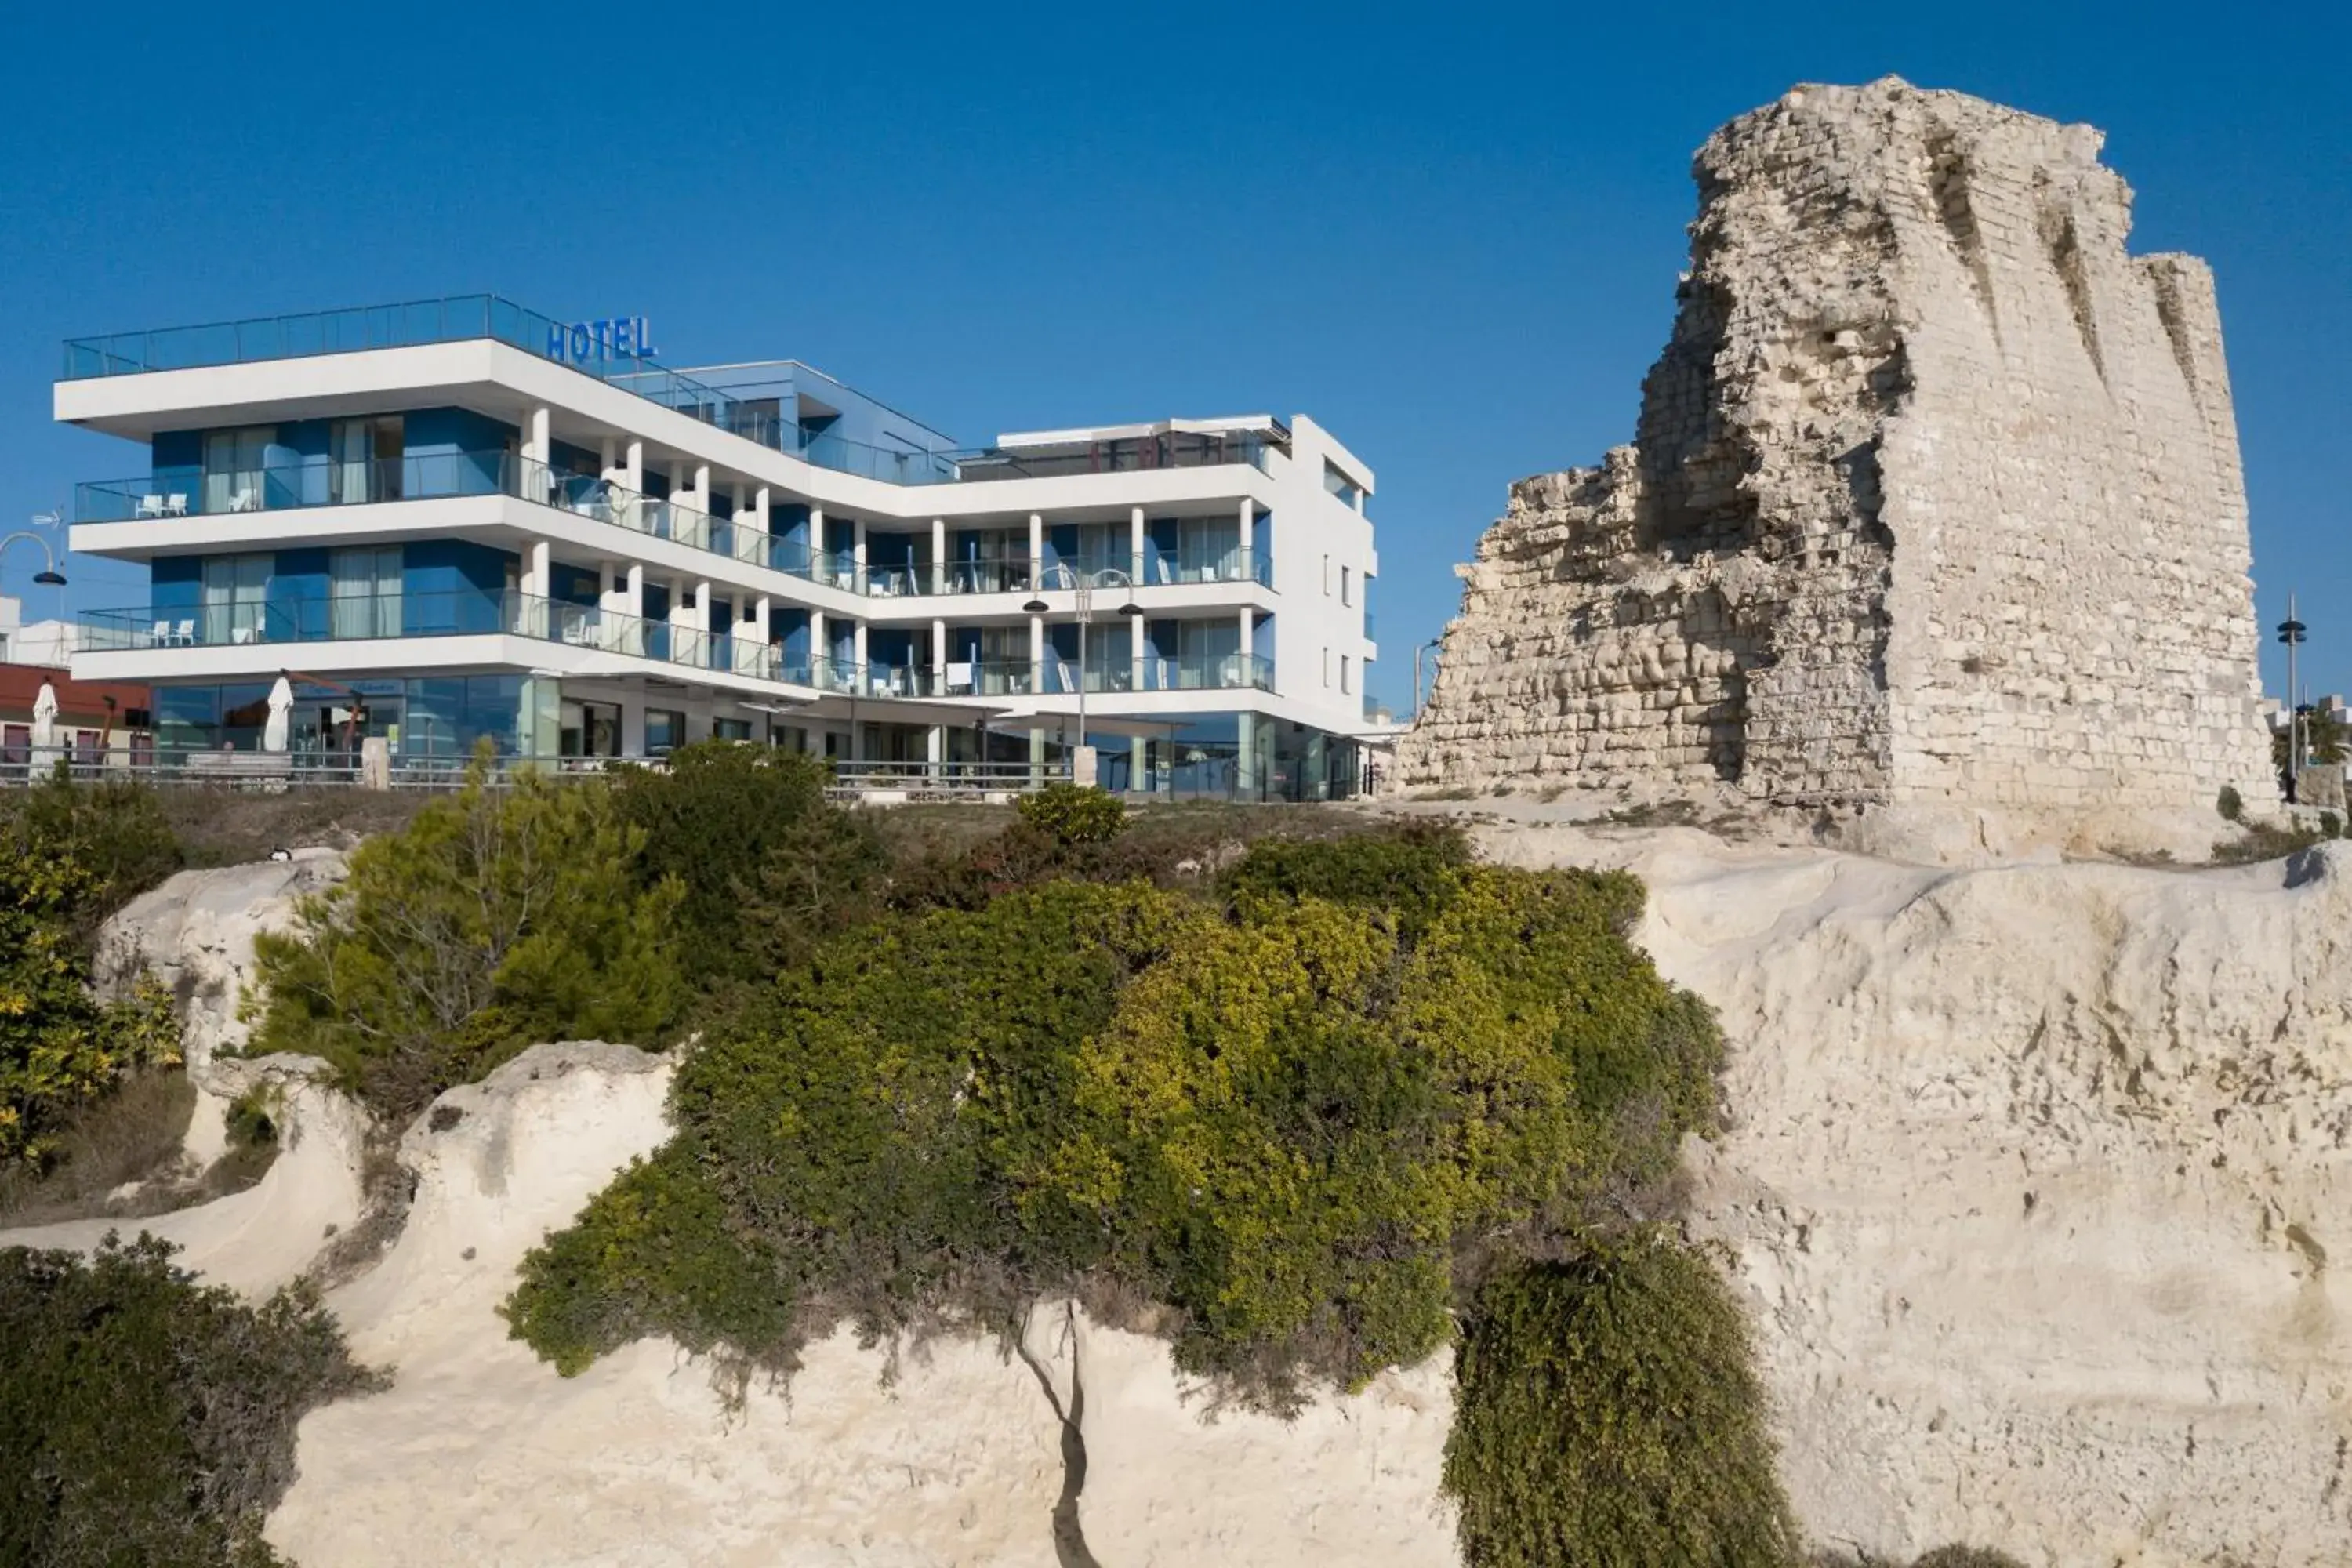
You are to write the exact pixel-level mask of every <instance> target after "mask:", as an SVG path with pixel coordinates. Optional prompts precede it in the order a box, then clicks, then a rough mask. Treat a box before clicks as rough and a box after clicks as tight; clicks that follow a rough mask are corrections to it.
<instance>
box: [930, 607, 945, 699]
mask: <svg viewBox="0 0 2352 1568" xmlns="http://www.w3.org/2000/svg"><path fill="white" fill-rule="evenodd" d="M947 680H948V624H947V622H945V621H942V620H937V619H934V620H933V621H932V622H931V681H932V683H933V684H934V685H936V686H937V687H938V688H939V689H940V691H942V692H944V691H945V690H946V689H947Z"/></svg>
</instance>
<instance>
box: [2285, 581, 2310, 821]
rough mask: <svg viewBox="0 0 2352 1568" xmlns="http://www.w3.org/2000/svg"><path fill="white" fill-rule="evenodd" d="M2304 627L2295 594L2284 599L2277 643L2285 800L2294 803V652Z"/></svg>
mask: <svg viewBox="0 0 2352 1568" xmlns="http://www.w3.org/2000/svg"><path fill="white" fill-rule="evenodd" d="M2306 629H2307V628H2306V627H2305V626H2304V624H2303V623H2302V622H2301V621H2299V620H2296V619H2295V618H2294V595H2293V594H2289V595H2287V596H2286V619H2284V620H2283V621H2281V622H2280V623H2279V624H2278V640H2279V641H2281V642H2283V643H2284V644H2286V797H2287V799H2289V800H2293V799H2294V797H2295V795H2296V793H2297V790H2298V789H2299V787H2300V786H2301V784H2302V783H2303V713H2302V711H2301V710H2299V709H2298V708H2297V707H2296V706H2295V700H2294V693H2295V684H2294V680H2295V658H2294V650H2295V649H2296V648H2298V647H2302V646H2303V638H2304V633H2305V630H2306Z"/></svg>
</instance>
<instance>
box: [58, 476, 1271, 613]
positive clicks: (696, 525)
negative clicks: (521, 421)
mask: <svg viewBox="0 0 2352 1568" xmlns="http://www.w3.org/2000/svg"><path fill="white" fill-rule="evenodd" d="M499 495H502V496H512V497H514V498H516V499H517V500H529V501H533V502H536V503H538V504H539V505H541V506H548V507H552V508H554V509H555V510H558V511H562V512H568V513H570V514H571V515H572V516H574V517H583V518H587V519H589V520H590V521H594V522H602V523H609V524H611V525H613V526H614V527H615V528H625V529H627V530H628V531H630V532H632V533H639V534H643V535H645V536H646V538H648V539H666V540H668V541H671V542H674V543H678V544H683V545H686V546H687V547H688V548H689V549H694V550H702V551H708V552H710V553H712V554H715V555H723V556H726V557H727V558H729V559H730V560H733V561H740V562H743V563H748V564H751V565H754V566H764V567H767V568H768V569H770V570H771V571H775V572H782V573H784V574H786V575H788V576H793V577H798V578H801V579H803V581H806V582H810V583H815V584H822V585H824V586H826V587H832V588H838V589H839V590H841V591H842V592H843V593H845V594H856V595H860V596H864V597H873V598H902V597H928V596H935V595H941V594H947V595H964V594H1028V593H1034V592H1035V587H1034V584H1036V583H1037V582H1039V581H1040V578H1041V563H1038V562H1035V561H1032V560H1031V559H1030V558H1029V557H1028V556H1027V555H1025V554H1022V555H998V554H986V555H982V556H980V557H977V558H973V559H969V560H953V561H950V562H947V563H945V564H943V565H940V566H937V567H935V566H933V565H932V564H931V563H929V562H926V561H921V560H916V561H913V562H909V563H904V564H890V565H867V566H864V567H861V566H859V565H858V564H857V562H856V557H855V556H854V555H853V554H852V553H851V552H848V551H846V550H819V549H815V548H813V547H812V546H811V545H810V544H809V543H808V542H807V541H805V540H803V539H797V538H794V537H793V536H792V535H789V534H773V533H770V532H769V531H766V530H764V529H761V527H760V526H759V525H758V523H757V522H755V521H753V520H752V519H751V517H750V516H742V517H734V518H730V517H722V516H720V515H719V513H717V512H709V511H703V510H698V508H695V507H692V506H689V505H688V504H687V503H686V502H684V501H682V500H666V499H664V498H662V497H658V496H649V495H643V494H640V493H638V492H636V491H634V490H631V489H627V488H626V487H625V486H622V485H619V484H616V483H614V481H612V480H610V479H604V478H603V477H601V476H598V475H594V474H572V473H564V472H562V471H561V470H559V469H554V468H549V467H548V466H547V465H545V464H543V463H539V462H534V461H532V460H531V459H530V458H521V457H518V456H516V455H515V454H514V453H511V452H441V453H425V454H419V455H417V456H414V457H405V458H369V459H365V460H362V461H359V462H349V463H345V462H336V461H333V460H331V459H329V458H304V459H300V460H298V461H295V462H291V463H282V464H268V465H265V466H263V467H261V468H251V469H242V470H237V471H235V472H227V473H217V472H215V473H207V472H205V470H203V469H201V468H160V469H158V470H156V472H155V473H153V474H152V475H151V476H149V477H147V478H145V479H94V480H90V481H88V482H86V483H83V484H79V485H77V486H75V487H74V510H73V516H74V521H76V522H89V523H98V522H147V521H164V520H167V519H172V518H187V517H219V516H230V515H235V514H238V513H245V512H257V511H282V510H302V509H305V508H310V507H322V506H367V505H378V504H382V503H385V502H390V501H402V500H449V499H451V498H453V497H466V496H499ZM1146 560H1147V562H1148V563H1156V564H1153V565H1151V566H1150V567H1148V569H1147V571H1146V573H1145V578H1146V582H1145V585H1146V586H1151V585H1160V584H1174V583H1244V582H1249V581H1253V580H1255V581H1256V582H1257V583H1260V584H1265V585H1267V586H1271V585H1272V577H1271V574H1270V573H1269V572H1268V571H1267V570H1266V567H1267V563H1266V562H1265V558H1264V557H1263V556H1259V555H1257V554H1255V552H1251V551H1248V550H1229V551H1226V552H1223V553H1222V554H1211V555H1203V556H1201V557H1199V558H1197V559H1195V560H1192V561H1190V563H1187V561H1186V560H1185V558H1183V557H1181V556H1168V555H1160V556H1147V557H1146ZM1061 564H1071V565H1074V566H1075V567H1076V569H1077V570H1080V571H1084V572H1087V573H1088V574H1090V575H1094V574H1100V573H1101V572H1102V571H1103V570H1104V568H1103V567H1101V566H1098V565H1095V564H1092V563H1087V562H1084V561H1075V562H1073V561H1064V562H1062V563H1061ZM1112 565H1113V566H1114V567H1115V568H1116V569H1117V570H1118V571H1120V572H1127V571H1129V562H1128V561H1127V560H1126V559H1125V558H1122V559H1120V560H1118V561H1117V562H1114V563H1112ZM1042 572H1043V574H1044V575H1045V576H1047V577H1052V576H1053V575H1054V567H1053V566H1052V565H1045V566H1043V567H1042ZM1056 581H1057V582H1058V579H1056ZM1097 592H1098V593H1116V592H1118V585H1117V584H1108V585H1106V586H1105V587H1104V588H1101V589H1097Z"/></svg>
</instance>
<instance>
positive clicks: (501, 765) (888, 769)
mask: <svg viewBox="0 0 2352 1568" xmlns="http://www.w3.org/2000/svg"><path fill="white" fill-rule="evenodd" d="M61 761H62V762H64V763H66V768H67V774H68V777H69V778H70V779H71V780H72V782H74V783H76V784H100V783H107V782H117V783H133V784H151V785H154V786H157V787H161V788H193V789H206V788H210V789H226V790H258V791H262V792H266V793H271V794H276V793H279V792H282V791H285V790H289V789H363V788H366V787H369V786H368V784H367V770H366V768H365V765H364V764H363V763H362V759H361V756H360V754H359V753H358V752H219V751H178V752H155V753H152V754H145V755H140V756H135V757H126V756H122V755H120V754H116V755H110V756H107V757H101V758H95V759H93V758H91V757H90V756H89V754H88V753H86V752H82V753H77V752H71V751H69V750H63V749H58V748H40V749H28V748H25V747H12V748H9V749H8V750H6V751H5V752H0V789H5V788H11V787H16V788H21V787H23V786H25V785H27V784H37V783H44V782H47V780H49V779H51V778H53V777H55V776H56V773H57V767H58V763H59V762H61ZM472 764H473V758H472V757H471V756H470V755H462V756H461V755H457V754H455V753H452V754H448V755H434V756H415V755H411V756H396V757H393V758H391V759H389V764H388V766H387V768H386V769H385V774H384V776H385V780H386V785H385V787H388V788H391V789H394V790H425V791H453V790H456V789H457V788H458V787H459V786H460V785H462V784H464V783H465V779H466V773H467V769H468V768H469V767H470V766H471V765H472ZM832 765H833V772H834V783H833V784H832V786H831V787H832V791H833V793H835V794H836V795H868V794H873V793H876V792H886V791H887V792H904V793H908V794H913V795H939V796H956V797H966V798H969V797H972V796H977V795H997V794H1007V793H1012V794H1018V793H1021V792H1023V791H1026V790H1032V789H1039V788H1042V787H1044V786H1045V785H1046V784H1053V783H1056V782H1066V781H1067V780H1068V779H1069V777H1070V765H1069V763H1068V762H1066V761H1062V762H1040V763H1034V764H1033V763H972V762H965V763H883V762H876V763H858V762H846V761H835V763H833V764H832ZM665 766H667V762H666V760H665V759H663V758H661V757H564V756H554V757H544V756H530V757H525V756H508V757H500V758H499V759H498V762H497V767H496V769H495V770H494V772H493V773H492V782H493V783H503V782H505V781H506V780H507V779H509V777H511V775H513V774H514V773H517V772H519V771H520V770H521V769H523V768H531V769H535V770H537V771H538V772H539V773H541V774H543V775H544V776H546V777H549V778H552V779H567V780H568V779H584V778H594V777H598V776H600V775H602V774H604V773H609V772H611V771H613V770H614V769H615V768H618V767H632V768H652V769H656V770H659V769H661V768H663V767H665Z"/></svg>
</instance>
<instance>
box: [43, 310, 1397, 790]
mask: <svg viewBox="0 0 2352 1568" xmlns="http://www.w3.org/2000/svg"><path fill="white" fill-rule="evenodd" d="M650 335H651V334H650V332H649V331H648V329H647V327H646V322H645V321H644V320H643V319H641V318H623V319H617V320H608V321H585V322H562V321H554V320H552V319H551V318H548V317H544V316H541V315H537V314H535V313H533V312H531V311H529V310H523V309H521V308H520V307H518V306H515V305H512V304H509V302H507V301H506V300H500V299H497V298H494V297H490V296H486V295H475V296H468V297H462V298H453V299H446V300H428V301H424V302H420V303H414V304H406V305H395V306H388V307H375V308H368V309H362V310H338V311H325V312H318V313H314V314H308V315H293V316H282V317H275V318H269V319H266V320H259V321H237V322H232V323H226V324H222V325H218V326H209V327H191V328H175V329H169V330H164V331H152V332H132V333H126V334H121V335H116V336H111V337H105V338H92V339H80V340H76V341H73V342H68V343H67V345H66V350H65V365H64V372H63V375H62V377H61V379H60V380H59V381H58V384H57V387H56V413H57V417H58V419H60V420H64V421H69V422H71V423H73V424H76V425H79V426H85V427H87V428H89V429H93V430H100V431H104V432H107V433H109V434H112V435H116V436H121V437H124V438H126V439H128V440H131V441H136V442H138V443H140V444H141V446H142V447H145V448H146V451H145V453H144V454H143V456H144V458H146V461H145V463H144V465H143V467H144V470H145V471H144V472H142V473H141V474H140V475H138V476H137V477H135V478H132V479H115V480H100V481H94V482H91V483H87V484H83V485H81V486H79V488H78V490H77V496H76V506H75V513H74V525H73V532H72V543H73V548H74V549H75V550H77V551H81V552H90V553H94V554H99V555H104V556H109V557H111V558H114V559H117V560H121V561H129V562H136V563H143V564H145V565H146V566H147V568H148V569H149V573H150V589H149V593H148V595H147V597H146V600H145V601H144V602H143V603H136V604H131V605H123V606H120V607H114V608H109V609H102V610H93V611H89V612H85V614H84V615H83V616H82V631H81V642H80V650H79V651H78V652H77V653H76V654H75V655H74V660H73V665H74V673H75V675H76V677H77V678H78V679H93V680H125V681H139V682H146V683H149V684H151V685H152V687H153V688H154V721H155V726H156V731H157V735H156V739H157V744H158V748H159V752H161V753H162V754H163V756H165V757H166V758H168V757H169V756H171V755H172V754H173V752H185V751H188V750H216V749H219V748H222V747H233V748H234V749H236V750H237V751H247V752H249V751H252V750H254V749H256V748H257V747H260V746H261V745H262V744H263V743H264V741H265V730H266V728H267V726H268V716H269V715H268V700H269V693H270V691H271V689H272V688H273V687H274V686H275V684H276V683H277V681H278V679H280V678H281V677H284V678H285V679H287V680H288V681H289V686H290V689H291V690H292V692H293V694H294V697H295V705H294V708H293V710H291V712H290V714H289V716H288V722H287V723H286V724H285V726H284V728H285V730H286V731H287V736H286V742H285V743H286V745H287V748H288V750H289V752H292V753H293V754H294V756H295V758H296V759H297V761H298V762H299V759H300V758H301V757H303V756H305V755H320V756H328V755H333V754H337V753H341V752H348V751H350V750H351V749H352V747H353V746H354V744H355V743H356V742H357V740H358V739H359V738H361V737H362V736H382V737H383V738H384V739H385V740H386V741H387V742H389V745H390V749H391V750H392V751H393V752H394V753H395V755H396V756H398V757H402V758H408V759H416V758H436V757H437V758H445V759H446V758H448V757H453V756H458V755H463V754H465V753H467V752H469V751H470V750H471V749H472V748H473V747H474V745H475V744H476V742H478V740H479V739H480V738H481V737H484V736H487V737H489V738H490V739H491V741H492V742H494V743H495V744H496V746H497V747H498V749H499V751H500V752H502V753H505V754H508V755H512V756H529V757H550V758H552V757H567V758H569V757H606V756H616V757H628V756H644V755H658V754H660V753H661V752H664V751H666V750H667V749H668V748H671V747H674V746H677V745H680V744H683V743H686V742H690V741H694V740H698V739H701V738H703V737H706V736H712V735H717V736H725V737H732V738H736V739H740V740H749V741H761V742H772V743H776V744H782V745H788V746H793V747H797V748H802V749H805V750H808V751H811V752H819V753H821V754H824V755H825V756H828V757H831V758H834V759H836V760H837V761H838V762H839V763H842V764H844V766H845V768H847V769H855V770H856V771H859V772H862V773H865V774H866V776H869V777H871V776H888V775H889V774H891V773H894V772H895V773H909V774H916V775H924V774H932V773H940V774H949V775H952V774H955V773H959V772H961V773H967V774H968V773H976V772H979V771H981V770H979V769H976V768H974V766H973V764H985V765H986V771H988V772H991V773H994V772H998V771H1001V770H1007V769H1015V770H1017V769H1019V768H1024V767H1027V768H1034V769H1037V770H1039V771H1041V772H1042V771H1045V770H1049V769H1055V768H1058V767H1060V766H1062V765H1064V764H1065V763H1066V760H1067V758H1068V757H1070V756H1071V755H1072V754H1073V753H1072V752H1071V751H1070V748H1071V747H1073V746H1075V745H1077V744H1079V743H1081V732H1080V731H1081V723H1080V715H1081V712H1083V715H1084V736H1083V742H1084V743H1087V744H1090V745H1091V746H1093V747H1094V748H1095V752H1096V757H1097V766H1098V769H1099V777H1100V779H1101V782H1102V783H1103V784H1106V785H1108V786H1110V787H1113V788H1124V789H1132V790H1171V791H1180V792H1182V791H1202V792H1213V793H1218V794H1223V793H1228V792H1232V793H1238V794H1244V795H1267V796H1278V797H1288V798H1321V797H1326V796H1329V795H1342V794H1348V793H1352V791H1353V789H1354V788H1355V786H1356V784H1357V778H1356V761H1355V756H1356V749H1355V746H1354V743H1353V742H1352V740H1351V737H1352V736H1354V735H1355V734H1357V733H1358V732H1359V731H1361V730H1362V729H1363V726H1364V721H1363V710H1364V699H1363V691H1364V681H1365V677H1366V674H1367V667H1368V666H1369V665H1370V662H1371V660H1372V659H1373V658H1374V657H1375V650H1374V647H1373V643H1372V641H1371V635H1370V632H1371V626H1370V618H1369V616H1367V614H1366V606H1365V600H1366V596H1367V593H1368V590H1369V588H1370V583H1371V581H1372V579H1373V578H1374V577H1375V576H1376V575H1377V574H1378V571H1379V558H1378V556H1377V554H1376V553H1375V552H1374V550H1373V545H1372V526H1371V522H1370V520H1369V519H1368V518H1367V517H1366V515H1365V504H1366V498H1367V497H1368V496H1369V495H1370V493H1371V489H1372V474H1371V470H1370V469H1369V468H1366V467H1365V466H1364V465H1363V464H1362V463H1361V462H1360V461H1358V459H1357V458H1355V457H1354V456H1353V455H1352V454H1350V453H1349V451H1348V450H1347V449H1346V448H1345V447H1342V446H1340V445H1339V442H1338V441H1337V440H1335V439H1333V438H1332V437H1330V436H1329V435H1328V434H1327V433H1326V432H1325V431H1324V430H1322V429H1321V428H1320V427H1319V426H1317V425H1315V424H1314V423H1313V422H1312V421H1311V420H1308V419H1306V418H1304V417H1298V418H1293V419H1291V420H1288V421H1287V422H1285V421H1282V420H1278V419H1275V418H1272V417H1269V416H1245V417H1239V418H1223V419H1189V420H1188V419H1171V420H1167V421H1163V422H1160V423H1156V424H1145V425H1124V426H1104V427H1096V428H1080V429H1066V430H1051V431H1042V432H1034V433H1030V434H1025V435H1007V436H1002V437H999V438H998V439H997V441H996V443H995V444H994V445H993V446H991V447H983V448H977V449H967V448H960V447H957V446H956V444H955V443H954V442H953V441H951V440H950V439H949V438H948V437H945V436H943V435H941V434H940V433H939V432H938V431H936V430H933V429H930V428H929V427H928V426H924V425H922V424H920V423H919V422H917V421H915V420H913V419H910V418H908V417H907V416H903V415H901V414H899V413H898V412H897V411H896V410H895V409H892V408H890V407H888V406H887V405H883V404H881V403H879V402H877V401H876V400H874V399H872V398H870V397H866V396H865V395H861V394H859V393H857V392H855V391H853V390H851V389H850V388H848V387H845V386H844V385H842V384H839V383H837V382H835V381H833V380H831V379H830V378H828V377H826V376H824V375H821V374H817V373H816V372H814V371H813V370H811V369H809V368H808V367H807V366H805V365H803V364H800V363H796V362H791V361H782V362H771V363H759V364H748V365H729V366H723V367H719V368H717V369H709V370H695V371H671V370H667V369H664V368H662V367H661V366H660V365H658V364H657V363H656V361H655V359H654V357H653V354H652V345H651V344H650V343H649V342H647V341H646V340H647V339H648V338H649V337H650ZM129 466H130V465H129V464H127V463H126V464H125V467H129ZM1082 623H1083V624H1082ZM1082 645H1083V652H1082V651H1081V649H1082Z"/></svg>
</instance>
